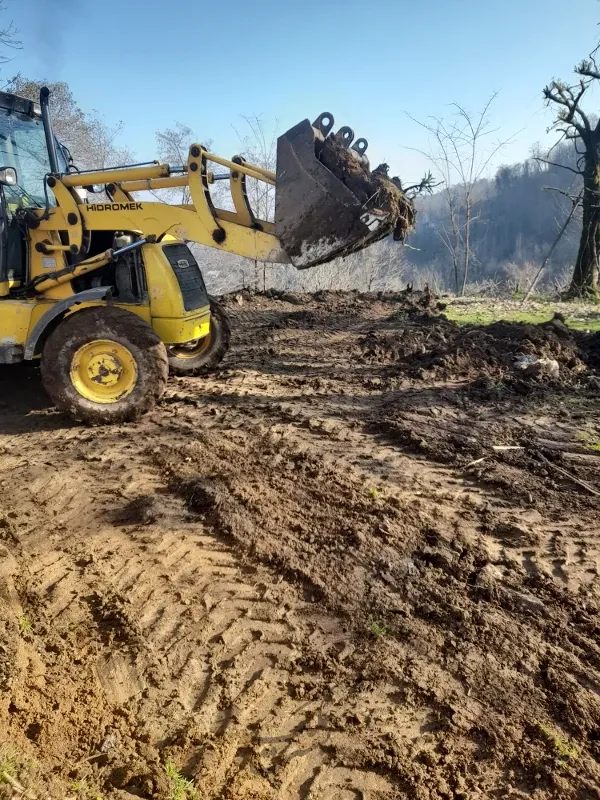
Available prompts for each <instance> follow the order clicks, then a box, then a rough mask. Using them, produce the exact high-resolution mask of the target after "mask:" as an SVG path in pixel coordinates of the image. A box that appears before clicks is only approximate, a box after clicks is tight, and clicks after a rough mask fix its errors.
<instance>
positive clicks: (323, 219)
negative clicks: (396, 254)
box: [275, 113, 414, 269]
mask: <svg viewBox="0 0 600 800" xmlns="http://www.w3.org/2000/svg"><path fill="white" fill-rule="evenodd" d="M333 125H334V120H333V116H332V115H331V114H329V113H324V114H321V115H320V116H319V117H318V118H317V119H316V120H315V122H313V123H312V125H311V123H310V122H309V121H308V120H307V119H306V120H304V121H303V122H300V123H298V124H297V125H295V126H294V127H293V128H291V129H290V130H289V131H287V133H284V134H283V135H282V136H280V137H279V139H278V140H277V173H276V175H277V177H276V195H275V235H276V236H277V237H278V238H279V240H280V242H281V245H282V247H283V249H284V250H285V252H286V254H287V255H288V257H289V259H290V261H291V262H292V264H294V266H296V267H297V268H298V269H306V268H308V267H314V266H316V265H317V264H323V263H325V262H327V261H331V260H332V259H333V258H337V257H339V256H345V255H348V254H349V253H353V252H355V251H357V250H361V249H363V248H364V247H367V246H368V245H369V244H371V243H372V242H374V241H376V240H378V239H381V238H383V237H385V236H387V235H388V234H390V233H392V232H395V238H397V239H403V238H404V236H405V235H406V233H408V231H409V230H410V229H411V228H412V224H413V221H414V210H413V207H412V203H411V201H410V200H409V199H408V198H407V197H406V195H404V193H403V192H402V190H401V188H400V186H399V182H398V181H397V179H393V180H391V179H389V178H388V177H387V169H386V168H385V166H386V165H382V166H381V167H378V168H377V169H376V170H373V172H371V170H370V167H369V162H368V160H367V157H366V155H365V152H366V149H367V146H368V143H367V141H366V139H357V140H356V141H355V142H354V144H352V142H353V139H354V133H353V131H352V129H351V128H348V127H343V128H340V130H338V131H337V132H336V133H332V129H333ZM394 181H396V182H394Z"/></svg>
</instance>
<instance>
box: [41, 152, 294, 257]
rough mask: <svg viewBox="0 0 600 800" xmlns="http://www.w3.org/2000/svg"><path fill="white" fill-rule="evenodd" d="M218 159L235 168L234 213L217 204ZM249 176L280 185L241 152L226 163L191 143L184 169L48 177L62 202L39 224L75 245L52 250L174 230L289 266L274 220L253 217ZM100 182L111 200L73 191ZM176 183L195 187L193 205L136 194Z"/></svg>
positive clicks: (78, 250) (77, 251) (52, 245)
mask: <svg viewBox="0 0 600 800" xmlns="http://www.w3.org/2000/svg"><path fill="white" fill-rule="evenodd" d="M211 162H212V163H215V164H218V165H220V166H222V167H226V168H227V169H228V171H229V172H228V176H227V177H228V178H229V185H230V189H231V196H232V199H233V203H234V208H235V210H234V211H226V210H224V209H217V208H216V207H215V206H214V204H213V202H212V198H211V194H210V188H209V187H210V184H211V183H213V182H214V180H215V176H214V173H213V172H212V171H210V170H209V168H208V165H209V163H211ZM218 177H221V176H218ZM246 177H250V178H254V179H256V180H259V181H261V182H263V183H267V184H270V185H272V186H274V185H275V174H274V173H272V172H270V171H268V170H265V169H263V168H261V167H259V166H256V165H253V164H248V163H247V162H245V161H244V159H242V158H241V157H240V156H236V157H235V160H234V161H227V160H226V159H223V158H220V157H219V156H216V155H213V154H212V153H209V152H208V151H207V150H206V149H205V148H204V147H203V146H202V145H199V144H194V145H192V146H191V147H190V151H189V157H188V161H187V164H186V165H185V166H181V167H171V166H170V165H169V164H160V163H153V164H148V165H141V166H134V167H127V168H117V169H113V170H102V171H97V172H92V171H90V172H77V173H70V174H68V175H60V176H49V178H48V183H49V185H50V188H51V189H52V191H53V192H54V195H55V197H56V200H57V203H58V207H57V208H56V209H53V210H51V211H50V215H49V219H48V220H41V221H40V224H39V228H40V230H43V231H49V232H50V231H56V232H57V231H61V232H63V237H62V239H65V238H67V239H68V243H65V242H64V241H61V242H60V243H58V242H49V243H47V244H46V245H45V252H47V253H48V254H51V253H53V252H56V251H64V250H68V251H69V252H71V253H73V254H74V255H85V251H84V241H85V239H86V237H85V236H84V234H85V232H86V231H90V232H91V231H95V230H96V231H99V230H115V231H116V230H129V231H136V232H139V233H140V235H142V236H154V237H156V239H158V240H160V239H161V238H162V237H164V236H166V235H169V234H170V235H173V236H175V237H177V238H181V239H187V240H192V241H195V242H198V243H200V244H205V245H209V246H211V247H216V248H218V249H221V250H225V251H227V252H230V253H234V254H236V255H240V256H245V257H247V258H253V259H258V260H260V261H270V262H277V263H287V262H288V261H289V259H288V257H287V256H286V254H285V253H284V252H283V250H282V249H281V246H280V244H279V240H278V238H277V237H276V236H275V234H274V225H273V223H271V222H269V221H267V220H260V219H257V218H256V217H255V216H254V213H253V210H252V208H251V207H250V203H249V202H248V196H247V192H246ZM99 184H100V185H102V184H104V185H106V190H107V194H108V195H109V198H110V200H111V202H109V203H105V202H103V203H92V204H88V203H85V202H84V201H83V200H82V199H81V198H80V197H79V195H78V194H77V193H76V192H75V191H74V190H75V189H76V188H79V187H85V186H89V185H99ZM174 186H187V187H189V190H190V195H191V198H192V203H191V204H189V205H186V206H175V205H168V204H166V203H158V202H147V201H145V200H141V201H138V200H136V199H134V196H133V195H134V193H136V192H141V191H147V190H153V189H165V188H171V187H174ZM65 234H66V237H65Z"/></svg>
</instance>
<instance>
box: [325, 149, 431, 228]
mask: <svg viewBox="0 0 600 800" xmlns="http://www.w3.org/2000/svg"><path fill="white" fill-rule="evenodd" d="M318 155H319V159H320V161H321V162H322V163H323V164H324V165H325V166H326V167H327V169H329V170H330V171H331V172H333V174H334V175H335V176H336V177H337V178H339V179H340V180H341V181H343V182H344V184H345V185H346V186H347V187H348V188H349V189H350V191H352V192H353V193H354V195H355V196H356V197H357V199H358V200H359V201H360V202H361V203H362V204H363V206H364V208H365V210H366V211H372V212H383V213H386V214H389V216H390V220H391V224H390V225H387V226H386V228H385V230H386V233H388V232H389V231H390V230H393V232H394V239H395V240H396V241H400V242H401V241H404V239H406V237H407V236H408V234H409V233H410V232H411V231H412V230H413V228H414V227H415V219H416V211H415V207H414V204H413V202H412V200H411V199H410V198H409V197H408V196H407V195H406V194H405V193H404V191H403V190H402V185H401V183H400V180H399V178H389V177H388V169H389V167H388V165H387V164H380V165H379V166H378V167H376V168H375V169H374V170H373V171H371V170H369V168H368V166H366V165H365V164H364V163H363V162H362V161H361V160H360V158H358V157H357V156H356V154H355V153H354V151H352V150H349V149H348V148H347V147H346V145H344V144H342V143H341V142H339V141H338V140H337V139H336V137H335V135H334V134H332V135H330V136H328V137H327V138H326V139H325V140H324V141H323V143H322V145H321V147H320V149H319V153H318Z"/></svg>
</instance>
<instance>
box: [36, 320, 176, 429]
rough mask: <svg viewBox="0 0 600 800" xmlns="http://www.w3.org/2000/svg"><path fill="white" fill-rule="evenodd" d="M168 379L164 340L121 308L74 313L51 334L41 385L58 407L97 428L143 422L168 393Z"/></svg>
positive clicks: (148, 326) (43, 361)
mask: <svg viewBox="0 0 600 800" xmlns="http://www.w3.org/2000/svg"><path fill="white" fill-rule="evenodd" d="M168 373H169V368H168V363H167V352H166V349H165V346H164V344H163V343H162V342H161V340H160V338H159V337H158V336H157V335H156V333H155V332H154V331H153V330H152V328H151V327H150V325H148V324H147V323H146V322H144V320H142V319H140V318H139V317H137V316H136V315H135V314H131V313H130V312H129V311H123V310H122V309H119V308H108V307H97V308H88V309H84V310H83V311H77V312H75V313H74V314H72V315H71V316H69V317H67V319H65V320H64V321H63V322H61V323H60V324H59V326H58V327H57V328H56V330H54V331H53V332H52V334H51V335H50V336H49V337H48V340H47V341H46V344H45V346H44V350H43V353H42V381H43V384H44V388H45V389H46V391H47V392H48V394H49V395H50V397H51V398H52V400H53V401H54V403H55V404H56V405H57V406H58V408H59V409H60V410H61V411H66V412H67V413H68V414H71V415H72V416H74V417H75V418H76V419H80V420H83V421H84V422H89V423H91V424H96V425H98V424H103V423H110V422H124V421H127V420H133V419H137V418H138V417H140V416H141V415H142V414H143V413H145V412H146V411H148V410H149V409H150V408H152V406H154V404H155V403H156V401H157V400H158V398H159V397H160V396H161V395H162V393H163V392H164V390H165V387H166V384H167V378H168Z"/></svg>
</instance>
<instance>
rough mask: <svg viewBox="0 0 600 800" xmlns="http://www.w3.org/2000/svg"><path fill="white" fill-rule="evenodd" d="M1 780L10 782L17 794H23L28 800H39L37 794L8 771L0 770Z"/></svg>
mask: <svg viewBox="0 0 600 800" xmlns="http://www.w3.org/2000/svg"><path fill="white" fill-rule="evenodd" d="M0 781H2V782H3V783H8V785H9V786H10V787H11V789H12V790H13V792H16V793H17V794H19V795H21V797H23V798H26V800H37V795H35V794H32V793H31V792H29V791H27V789H26V788H25V787H24V786H22V785H21V784H20V783H19V781H18V780H17V779H16V778H13V776H12V775H9V774H8V772H0Z"/></svg>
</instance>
